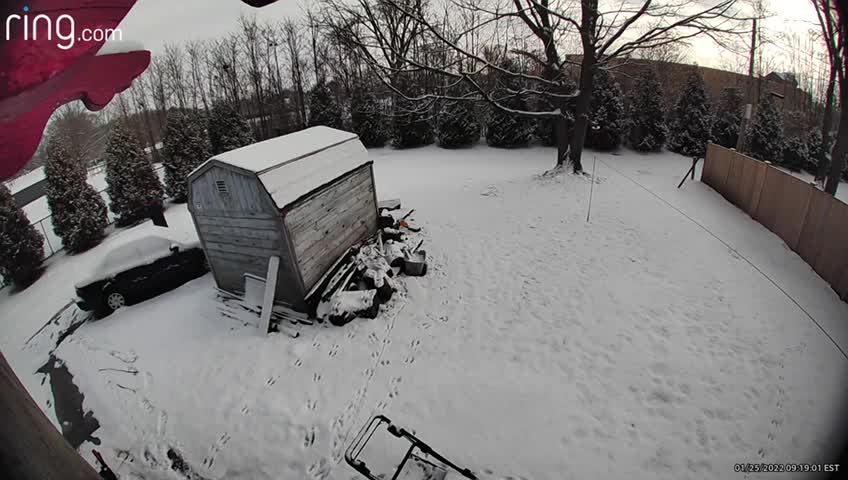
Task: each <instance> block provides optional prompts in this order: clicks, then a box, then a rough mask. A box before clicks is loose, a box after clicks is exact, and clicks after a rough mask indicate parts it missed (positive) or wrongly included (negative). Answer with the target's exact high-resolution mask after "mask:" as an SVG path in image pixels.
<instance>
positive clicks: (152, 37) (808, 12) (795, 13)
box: [120, 0, 816, 67]
mask: <svg viewBox="0 0 848 480" xmlns="http://www.w3.org/2000/svg"><path fill="white" fill-rule="evenodd" d="M707 1H711V0H707ZM308 4H309V0H279V1H277V2H276V3H274V4H272V5H269V6H267V7H264V8H261V9H255V8H252V7H250V6H247V5H245V4H244V3H243V2H241V1H239V0H138V2H137V3H136V4H135V6H134V7H133V9H132V10H131V11H130V13H129V14H128V15H127V17H126V18H125V19H124V21H123V22H122V23H121V25H120V28H121V32H122V34H123V40H124V41H132V42H138V43H141V44H142V45H143V46H144V47H145V48H146V49H148V50H151V51H152V52H153V53H154V54H156V53H159V52H161V51H162V49H163V47H164V45H165V44H167V43H183V42H185V41H188V40H204V39H211V38H216V37H220V36H223V35H226V34H227V33H229V32H232V31H234V30H235V29H236V28H237V20H238V17H239V15H240V14H245V15H254V14H255V15H256V16H257V18H258V19H259V20H270V21H275V20H280V19H283V18H287V17H294V18H299V17H300V16H301V14H302V12H303V6H304V5H308ZM769 6H770V9H771V11H772V12H773V13H774V14H775V16H774V17H773V18H771V19H769V20H768V21H767V22H766V24H765V26H766V28H767V29H768V30H769V31H770V33H771V34H772V35H773V36H776V35H777V34H778V32H784V31H790V30H794V31H797V32H798V33H800V34H803V35H806V33H805V32H806V31H807V30H808V29H809V28H810V27H811V26H812V25H811V24H810V22H815V20H816V17H815V12H814V10H813V8H812V6H811V3H810V0H770V1H769ZM775 52H776V53H779V50H775ZM727 55H729V54H728V53H727V52H723V51H722V50H720V49H718V48H716V46H715V45H714V44H713V43H712V42H711V41H707V40H702V41H696V42H694V43H693V44H692V48H691V49H690V50H689V61H691V62H697V63H699V64H700V65H704V66H711V67H722V66H724V65H723V64H726V63H727V62H726V57H727ZM723 60H724V61H723Z"/></svg>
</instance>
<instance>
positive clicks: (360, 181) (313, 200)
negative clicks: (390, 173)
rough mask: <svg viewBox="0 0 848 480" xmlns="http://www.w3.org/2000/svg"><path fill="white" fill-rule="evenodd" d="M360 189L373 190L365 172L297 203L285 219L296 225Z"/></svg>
mask: <svg viewBox="0 0 848 480" xmlns="http://www.w3.org/2000/svg"><path fill="white" fill-rule="evenodd" d="M362 188H367V189H373V185H372V183H371V177H370V176H369V175H367V170H365V171H363V172H362V173H357V174H356V175H353V176H351V177H349V178H347V179H345V180H344V181H342V182H341V183H338V184H336V185H331V186H329V187H327V188H326V189H325V190H322V191H320V192H318V193H316V194H314V195H313V196H311V197H309V198H308V199H306V200H305V201H301V202H299V203H298V205H297V206H295V207H293V208H292V209H291V210H290V211H289V212H288V213H287V214H286V217H287V218H289V219H290V220H291V222H292V224H297V223H298V222H300V221H301V220H302V219H303V217H304V216H309V215H310V214H311V211H312V210H314V209H321V208H327V207H328V206H332V205H333V203H334V202H336V201H337V199H338V198H339V197H343V196H345V195H347V194H348V192H350V191H353V190H359V189H362Z"/></svg>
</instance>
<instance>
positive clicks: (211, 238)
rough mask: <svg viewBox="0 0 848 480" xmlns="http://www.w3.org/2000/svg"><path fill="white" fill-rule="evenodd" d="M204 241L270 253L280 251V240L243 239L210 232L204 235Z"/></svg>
mask: <svg viewBox="0 0 848 480" xmlns="http://www.w3.org/2000/svg"><path fill="white" fill-rule="evenodd" d="M204 239H205V240H206V241H207V242H212V243H222V244H226V245H233V246H237V247H253V248H262V249H267V250H270V251H278V250H280V240H279V239H276V238H274V239H267V238H245V237H242V236H236V235H218V234H217V233H211V232H210V233H207V234H205V235H204Z"/></svg>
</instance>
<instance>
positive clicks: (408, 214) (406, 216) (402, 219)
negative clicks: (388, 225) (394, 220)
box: [399, 208, 415, 221]
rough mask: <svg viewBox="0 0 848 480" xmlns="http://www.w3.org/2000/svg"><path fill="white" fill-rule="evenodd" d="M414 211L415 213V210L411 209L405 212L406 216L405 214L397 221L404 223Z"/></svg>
mask: <svg viewBox="0 0 848 480" xmlns="http://www.w3.org/2000/svg"><path fill="white" fill-rule="evenodd" d="M414 211H415V209H414V208H413V209H412V210H410V211H408V212H406V214H405V215H404V216H402V217H400V220H399V221H404V220H406V219H407V218H409V216H410V215H412V212H414Z"/></svg>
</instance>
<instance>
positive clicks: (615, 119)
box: [586, 68, 624, 150]
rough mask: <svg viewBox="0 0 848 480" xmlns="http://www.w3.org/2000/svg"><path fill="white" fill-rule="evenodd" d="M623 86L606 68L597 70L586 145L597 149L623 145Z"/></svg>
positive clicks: (609, 148) (608, 148)
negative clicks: (619, 84)
mask: <svg viewBox="0 0 848 480" xmlns="http://www.w3.org/2000/svg"><path fill="white" fill-rule="evenodd" d="M621 96H622V95H621V87H619V86H618V83H615V82H613V79H612V76H611V75H610V74H609V72H607V71H606V70H604V69H602V68H599V69H597V72H595V81H594V87H593V89H592V106H591V109H590V112H591V113H590V115H591V122H590V123H589V130H588V131H587V132H586V146H587V147H589V148H594V149H597V150H614V149H616V148H618V146H619V145H621V134H622V131H623V130H624V128H623V123H624V104H623V103H622V101H621Z"/></svg>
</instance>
